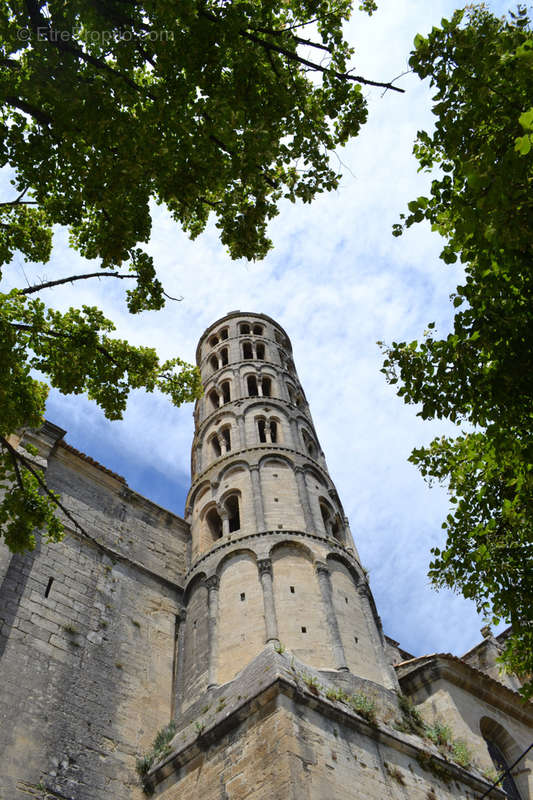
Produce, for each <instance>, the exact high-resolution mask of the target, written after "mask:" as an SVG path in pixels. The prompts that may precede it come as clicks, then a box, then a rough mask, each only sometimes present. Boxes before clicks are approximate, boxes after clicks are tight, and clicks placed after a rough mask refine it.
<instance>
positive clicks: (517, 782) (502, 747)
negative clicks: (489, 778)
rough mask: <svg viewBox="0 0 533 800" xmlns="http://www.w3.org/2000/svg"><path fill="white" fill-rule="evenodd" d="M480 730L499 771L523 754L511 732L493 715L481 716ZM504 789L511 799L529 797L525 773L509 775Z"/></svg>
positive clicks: (517, 799)
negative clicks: (492, 716) (493, 717)
mask: <svg viewBox="0 0 533 800" xmlns="http://www.w3.org/2000/svg"><path fill="white" fill-rule="evenodd" d="M479 730H480V733H481V735H482V737H483V739H484V741H485V744H486V746H487V750H488V752H489V756H490V758H491V760H492V763H493V764H494V768H495V769H496V771H497V772H500V771H501V770H504V769H506V768H508V767H510V766H511V764H513V763H514V762H515V761H516V759H517V758H518V757H519V756H520V754H521V752H522V751H521V748H520V746H519V745H518V743H517V742H516V741H515V740H514V739H513V737H512V736H511V735H510V733H509V732H508V731H507V730H506V729H505V728H504V727H503V725H501V724H500V723H499V722H497V721H496V720H495V719H492V718H491V717H481V719H480V720H479ZM502 786H503V790H504V792H505V793H506V795H507V797H508V798H509V800H522V798H523V797H528V794H527V792H528V787H527V782H526V781H524V780H523V775H521V774H518V775H512V774H511V776H509V775H507V776H506V777H505V778H504V779H503V781H502Z"/></svg>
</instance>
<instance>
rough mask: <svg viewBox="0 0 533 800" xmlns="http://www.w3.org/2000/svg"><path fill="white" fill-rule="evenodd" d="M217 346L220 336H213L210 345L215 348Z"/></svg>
mask: <svg viewBox="0 0 533 800" xmlns="http://www.w3.org/2000/svg"><path fill="white" fill-rule="evenodd" d="M217 344H218V336H211V338H210V339H209V345H210V346H211V347H214V346H215V345H217Z"/></svg>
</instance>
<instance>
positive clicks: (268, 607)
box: [257, 558, 279, 645]
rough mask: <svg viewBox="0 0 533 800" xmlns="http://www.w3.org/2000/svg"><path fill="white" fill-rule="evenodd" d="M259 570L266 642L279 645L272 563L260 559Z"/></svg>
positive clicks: (268, 560)
mask: <svg viewBox="0 0 533 800" xmlns="http://www.w3.org/2000/svg"><path fill="white" fill-rule="evenodd" d="M257 568H258V570H259V577H260V579H261V586H262V587H263V605H264V609H265V635H266V642H273V643H274V644H278V645H279V639H278V621H277V618H276V606H275V604H274V589H273V586H272V561H271V560H270V559H269V558H260V559H259V561H258V562H257Z"/></svg>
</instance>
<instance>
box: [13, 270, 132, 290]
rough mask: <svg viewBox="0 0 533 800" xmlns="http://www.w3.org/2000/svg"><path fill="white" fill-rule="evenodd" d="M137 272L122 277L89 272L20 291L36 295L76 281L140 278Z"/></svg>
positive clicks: (115, 274)
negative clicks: (53, 287) (44, 290)
mask: <svg viewBox="0 0 533 800" xmlns="http://www.w3.org/2000/svg"><path fill="white" fill-rule="evenodd" d="M138 277H139V276H138V275H137V273H136V272H134V273H132V274H131V275H121V274H120V273H119V272H87V273H86V274H84V275H70V276H69V277H68V278H59V279H58V280H56V281H45V282H44V283H40V284H39V285H38V286H37V285H36V286H28V288H27V289H20V290H19V291H20V293H21V294H34V292H40V291H41V289H49V288H50V287H51V286H60V285H61V284H62V283H74V281H85V280H87V278H121V279H124V278H138Z"/></svg>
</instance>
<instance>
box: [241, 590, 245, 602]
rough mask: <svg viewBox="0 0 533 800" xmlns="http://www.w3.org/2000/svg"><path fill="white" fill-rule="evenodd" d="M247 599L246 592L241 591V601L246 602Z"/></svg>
mask: <svg viewBox="0 0 533 800" xmlns="http://www.w3.org/2000/svg"><path fill="white" fill-rule="evenodd" d="M245 600H246V594H245V593H244V592H241V603H242V602H244V601H245Z"/></svg>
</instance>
